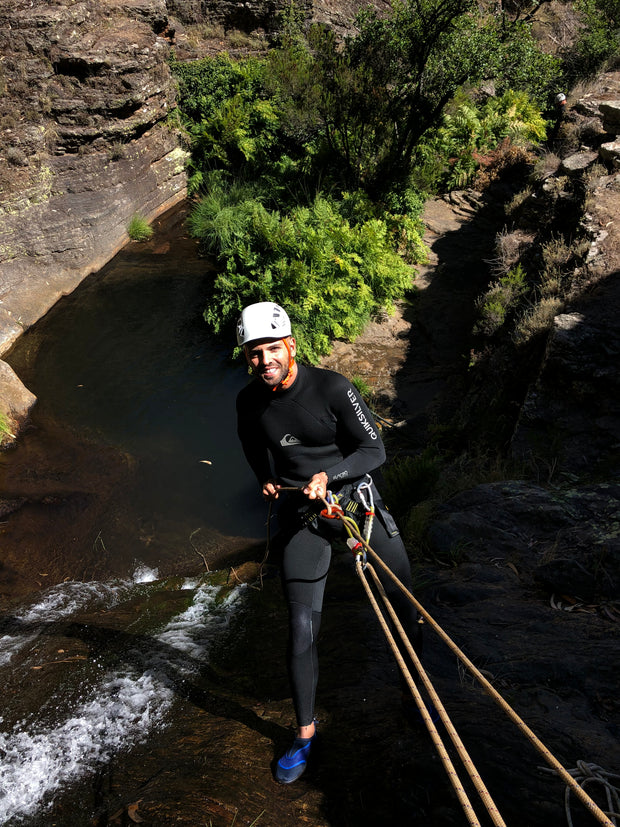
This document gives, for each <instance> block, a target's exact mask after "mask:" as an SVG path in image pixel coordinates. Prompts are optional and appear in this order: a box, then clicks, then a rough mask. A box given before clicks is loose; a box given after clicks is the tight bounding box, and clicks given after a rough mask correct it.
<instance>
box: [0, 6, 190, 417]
mask: <svg viewBox="0 0 620 827" xmlns="http://www.w3.org/2000/svg"><path fill="white" fill-rule="evenodd" d="M172 37H173V33H172V32H171V31H170V29H169V23H168V15H167V9H166V4H165V2H164V0H123V2H118V1H116V0H97V1H96V2H94V1H93V0H84V1H83V2H81V1H80V0H78V2H72V0H56V2H45V3H43V2H41V0H38V2H35V3H32V2H25V1H24V0H6V2H5V3H3V4H2V8H0V53H1V54H2V55H3V56H4V57H3V61H2V63H1V64H0V83H1V84H2V87H3V94H2V96H1V97H0V148H1V150H2V151H1V157H0V184H1V196H0V268H1V276H0V354H2V353H4V352H6V350H7V349H8V348H9V347H10V346H11V344H12V343H13V342H14V341H15V339H16V338H17V337H18V336H19V335H20V334H21V333H22V331H23V330H24V329H26V328H27V327H28V326H30V325H31V324H33V323H34V322H35V321H36V320H37V319H39V318H40V317H41V316H42V315H43V314H44V313H45V312H46V311H47V310H48V309H49V308H50V307H51V306H52V305H53V304H54V303H55V302H56V301H57V299H58V298H59V297H60V296H61V295H63V294H65V293H68V292H70V291H72V290H73V289H74V288H75V287H76V286H77V284H78V283H79V282H80V281H81V280H82V279H83V278H84V277H85V276H86V275H87V274H88V273H90V272H92V271H94V270H97V269H98V268H99V267H101V266H102V265H103V264H104V263H105V262H106V261H107V260H108V259H110V258H111V256H112V255H114V253H115V252H116V251H117V250H118V249H119V248H120V246H122V245H123V244H124V243H125V242H126V241H127V234H126V227H127V225H128V222H129V220H130V218H131V216H132V215H133V214H134V213H136V212H139V213H141V214H142V215H143V216H144V217H145V218H147V219H152V218H153V217H154V216H155V215H157V214H158V213H159V212H161V211H162V210H165V209H166V208H168V207H170V206H171V205H173V204H174V203H175V202H176V201H178V200H179V199H180V198H182V197H183V196H184V192H185V189H184V188H185V175H184V169H183V166H184V164H183V159H184V152H183V151H182V150H181V149H180V147H179V141H178V137H177V136H176V135H175V134H174V132H173V131H171V130H169V129H168V128H167V127H166V126H165V124H164V120H165V118H166V116H167V114H168V111H169V108H170V106H171V105H172V103H173V101H174V94H175V93H174V84H173V81H172V79H171V77H170V73H169V71H168V67H167V65H166V58H167V56H168V51H169V48H170V43H171V40H172ZM5 391H6V388H5ZM17 395H18V396H19V394H17ZM24 396H25V399H27V395H24ZM25 399H24V398H22V401H21V402H20V401H16V399H15V392H14V393H13V395H12V401H10V400H9V397H8V392H3V400H4V405H2V406H0V407H2V408H3V409H4V411H5V412H6V413H8V414H9V417H10V418H11V419H12V420H13V424H18V422H17V423H16V422H15V421H16V420H17V421H18V420H19V419H20V418H21V415H22V411H23V407H24V405H23V402H24V401H25ZM9 402H10V404H9ZM26 407H27V405H26Z"/></svg>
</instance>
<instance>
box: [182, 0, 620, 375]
mask: <svg viewBox="0 0 620 827" xmlns="http://www.w3.org/2000/svg"><path fill="white" fill-rule="evenodd" d="M619 2H620V0H579V4H580V9H581V11H580V14H581V15H582V19H583V20H584V21H586V28H585V29H584V34H583V37H582V38H581V40H580V41H579V43H577V44H576V45H575V46H574V47H573V50H572V51H571V54H570V58H571V60H572V64H571V66H572V67H573V68H572V69H571V70H570V71H572V72H573V74H575V72H578V71H583V70H584V67H585V66H586V64H587V65H593V63H595V62H596V61H597V60H601V59H602V56H603V55H604V54H607V53H608V51H609V48H610V42H609V38H606V36H604V35H603V32H602V30H601V29H600V27H598V25H597V23H596V14H595V13H594V11H593V10H594V9H600V8H604V15H603V17H604V18H605V20H606V21H607V22H609V21H612V22H613V21H616V22H617V8H616V7H617V6H618V3H619ZM593 4H594V5H593ZM511 8H512V7H511ZM537 9H538V6H536V7H535V6H533V5H528V3H527V2H526V3H523V4H519V5H518V7H517V6H515V7H514V9H513V12H512V17H511V16H510V15H509V14H508V13H507V12H506V11H500V12H498V13H495V14H493V15H484V14H483V13H481V11H480V9H479V6H478V5H477V4H475V3H474V2H473V0H395V2H394V3H393V4H392V7H391V12H390V13H389V14H388V15H382V16H379V15H378V14H377V13H375V12H374V11H372V10H370V9H368V10H365V11H363V12H362V13H361V14H360V15H359V17H358V19H357V33H356V34H355V35H354V36H351V37H349V38H347V39H345V40H344V41H343V42H339V41H338V40H337V38H336V35H335V34H334V33H333V32H332V31H329V30H327V29H325V28H324V27H320V26H314V27H311V28H310V30H309V31H308V32H305V31H304V28H303V15H302V14H301V12H300V11H299V10H297V9H296V8H295V6H291V7H290V9H289V10H288V11H287V12H286V13H285V15H283V17H282V21H281V28H280V34H279V40H278V43H277V44H275V45H274V47H273V48H271V49H270V50H269V51H268V52H267V53H266V54H264V55H261V56H260V57H249V58H245V59H243V60H238V61H237V60H232V59H231V58H230V57H229V56H227V55H225V54H224V55H219V56H217V57H216V58H205V59H203V60H200V61H196V62H194V63H178V62H173V69H174V71H175V73H176V74H177V76H178V79H179V86H180V95H179V99H180V100H181V101H182V105H181V107H180V116H181V119H182V123H183V126H184V128H185V130H186V133H187V136H188V140H189V142H190V144H191V148H192V160H191V168H190V173H191V174H190V181H189V190H190V193H191V194H193V195H194V196H195V197H196V207H195V209H194V212H193V214H192V217H191V220H190V229H191V231H192V233H193V234H194V235H195V236H196V237H197V238H199V239H200V240H201V242H202V244H203V246H204V249H205V250H206V251H207V252H208V253H209V254H210V255H212V256H213V257H215V258H216V259H217V261H218V262H219V265H220V274H219V275H218V276H217V278H216V279H215V283H214V289H213V294H212V298H211V300H210V302H209V305H208V307H207V308H206V310H205V318H206V320H207V322H208V323H209V325H210V326H211V327H212V328H213V329H214V330H215V331H216V332H224V331H226V330H228V329H230V328H231V327H232V323H233V322H234V319H235V318H236V315H237V313H238V311H239V310H240V308H241V307H242V306H243V305H245V304H247V303H248V302H251V301H258V300H262V299H267V298H270V299H275V300H277V301H279V302H281V303H282V304H285V305H286V306H287V309H288V310H289V311H290V313H291V316H292V318H293V321H294V323H295V326H296V330H297V332H298V338H299V343H300V352H301V354H302V355H303V356H305V357H306V358H307V359H309V360H311V361H315V360H317V359H318V358H319V357H320V356H321V355H322V354H324V353H326V352H327V351H328V350H329V347H330V342H331V341H332V340H333V339H334V338H345V339H354V338H355V336H356V335H358V334H359V333H360V331H361V330H362V329H363V327H364V325H365V324H366V322H367V321H368V319H369V318H370V317H371V316H372V314H374V313H376V312H377V311H379V310H382V309H387V310H388V311H389V310H390V308H391V306H392V305H393V302H394V301H395V300H398V299H399V298H401V297H402V296H404V295H405V293H406V291H408V290H410V289H411V287H412V284H413V277H414V270H413V265H415V264H416V263H419V262H421V261H423V260H424V256H425V251H424V247H423V244H422V240H421V239H422V227H421V224H420V221H419V216H420V214H421V210H422V208H423V205H424V200H425V198H427V197H428V195H429V194H432V193H436V192H439V191H442V190H449V189H452V188H455V187H463V186H466V185H468V184H469V183H471V182H472V181H476V182H477V184H478V185H479V186H488V185H489V184H490V183H492V182H493V181H494V180H496V179H497V178H499V177H501V175H502V174H503V171H504V170H505V169H508V168H510V167H514V166H515V165H519V164H524V163H528V162H529V161H530V156H529V154H528V153H529V150H530V148H531V147H532V146H535V145H537V144H539V143H540V142H541V141H544V140H545V138H546V132H547V126H548V124H547V121H546V120H545V117H544V114H543V113H544V111H545V110H546V109H548V108H549V107H550V106H551V102H552V101H553V97H554V95H555V93H556V92H557V90H558V88H560V86H561V84H562V82H563V80H564V79H565V78H566V77H567V76H568V75H569V74H570V71H569V70H568V69H567V66H568V63H567V59H568V56H567V55H564V64H563V63H562V60H561V58H560V57H558V56H554V55H551V54H548V53H546V52H544V51H543V50H542V49H541V48H540V47H539V45H538V44H537V42H536V40H535V38H534V37H533V35H532V29H531V20H532V19H533V17H534V15H535V14H536V11H537ZM586 53H587V54H588V55H589V56H590V57H588V58H587V60H586V59H585V58H584V59H581V58H579V55H580V54H581V55H586ZM580 61H581V62H580ZM569 62H570V61H569ZM578 67H581V68H578ZM483 84H484V85H485V86H486V87H488V88H490V89H491V92H489V93H487V94H485V95H482V94H480V92H479V90H480V88H481V87H482V85H483ZM177 116H178V113H177ZM522 275H523V274H522V273H521V272H520V271H519V270H518V269H517V270H515V271H512V272H511V273H509V274H503V275H502V277H501V278H500V279H499V281H498V282H497V283H496V284H495V285H493V286H492V288H491V290H490V292H489V293H488V294H487V296H486V297H484V299H483V300H482V301H481V304H480V310H481V318H480V322H479V324H480V326H481V330H482V329H484V330H485V331H487V332H492V331H494V330H497V329H499V327H500V326H501V325H502V323H503V321H504V319H505V316H506V313H508V312H511V307H512V304H513V302H514V301H515V297H516V296H517V294H519V292H520V291H521V289H522V286H521V285H520V283H518V282H519V279H520V278H521V277H522Z"/></svg>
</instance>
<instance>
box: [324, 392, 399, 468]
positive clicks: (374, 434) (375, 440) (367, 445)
mask: <svg viewBox="0 0 620 827" xmlns="http://www.w3.org/2000/svg"><path fill="white" fill-rule="evenodd" d="M329 403H330V407H331V409H332V410H333V411H334V413H335V415H336V420H337V425H336V429H337V436H336V439H337V441H338V445H339V446H340V448H341V450H342V452H343V454H344V458H343V459H342V460H341V461H340V462H338V463H336V464H335V465H333V466H331V467H330V468H324V469H323V470H324V471H325V473H326V474H327V478H328V483H331V482H333V481H335V480H346V479H355V478H357V477H361V476H363V475H364V474H367V473H369V472H370V471H374V470H375V469H376V468H379V466H381V465H383V463H384V462H385V448H384V446H383V441H382V440H381V437H380V435H379V429H378V428H377V425H376V423H375V421H374V419H373V417H372V414H371V413H370V411H369V410H368V407H367V405H366V403H365V402H364V400H363V399H362V398H361V396H360V395H359V393H358V391H357V390H356V389H355V388H354V387H353V386H352V385H351V384H350V383H349V381H348V380H347V379H345V378H344V377H343V376H338V379H337V380H335V381H334V384H333V386H330V388H329Z"/></svg>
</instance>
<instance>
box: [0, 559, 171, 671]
mask: <svg viewBox="0 0 620 827" xmlns="http://www.w3.org/2000/svg"><path fill="white" fill-rule="evenodd" d="M154 580H157V569H151V568H148V567H147V566H144V565H139V566H138V567H137V568H136V570H135V572H134V575H133V577H132V579H131V580H116V581H111V582H109V583H104V582H97V581H91V582H89V583H81V582H79V581H75V580H71V581H69V582H67V583H60V584H59V585H58V586H54V587H53V588H51V589H49V591H47V592H46V593H45V594H44V595H43V596H42V597H41V598H40V599H39V600H38V601H37V603H35V604H33V605H32V606H30V607H28V608H25V609H22V610H21V611H19V612H16V613H15V614H14V615H13V626H14V627H15V631H14V632H13V631H11V632H9V633H8V634H4V635H2V637H0V667H2V666H4V665H5V664H7V663H8V662H9V661H10V660H11V658H12V657H13V655H15V654H16V653H17V652H19V651H20V649H23V648H24V646H26V645H27V644H28V643H30V642H31V641H32V640H34V639H35V638H36V637H37V636H38V634H39V633H40V631H41V629H42V628H43V627H44V626H46V625H49V624H50V623H53V622H54V621H57V620H62V619H63V618H66V617H71V615H73V614H75V613H76V612H78V611H80V610H84V609H86V608H87V607H93V608H94V607H96V606H105V607H106V608H110V607H112V606H114V605H117V604H118V603H120V602H121V601H122V600H124V599H126V598H127V597H128V596H129V594H130V592H131V589H132V587H134V586H135V584H137V583H151V582H153V581H154Z"/></svg>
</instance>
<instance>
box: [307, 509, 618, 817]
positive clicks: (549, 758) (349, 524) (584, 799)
mask: <svg viewBox="0 0 620 827" xmlns="http://www.w3.org/2000/svg"><path fill="white" fill-rule="evenodd" d="M323 502H325V500H323ZM325 505H326V506H327V505H328V504H327V502H325ZM340 519H341V520H342V521H343V523H344V524H345V527H346V529H347V532H348V533H349V534H350V535H351V536H353V537H355V538H356V539H357V540H358V541H359V543H361V545H362V546H363V547H364V549H365V550H366V552H367V553H368V554H369V555H370V556H371V557H372V559H373V560H374V561H375V562H376V563H378V564H379V565H380V566H381V568H382V569H383V570H384V571H385V573H386V574H387V575H388V576H389V577H390V578H391V579H392V581H393V582H394V583H395V584H396V585H397V586H398V588H399V589H400V590H401V591H402V592H403V594H405V595H406V597H407V598H408V600H410V601H411V603H413V605H414V606H415V607H416V609H417V610H418V612H419V613H420V614H421V615H422V617H423V618H424V619H425V620H426V621H427V623H429V625H430V626H431V627H432V628H433V629H434V630H435V632H437V634H438V635H439V637H440V638H441V639H442V640H443V641H444V643H445V644H446V645H447V646H448V647H449V648H450V649H451V650H452V652H454V654H456V656H457V657H458V658H459V659H460V660H461V662H462V663H464V664H465V666H466V667H467V668H468V669H469V671H470V672H471V673H472V675H473V676H474V677H475V678H476V680H478V682H479V683H480V684H481V685H482V687H483V688H484V690H485V691H486V692H487V694H488V695H490V696H491V697H492V698H493V700H494V701H495V702H496V703H497V704H498V705H499V706H500V708H501V709H503V711H504V712H505V713H506V714H507V715H508V717H509V718H510V719H511V720H512V721H513V722H514V723H515V724H516V725H517V726H518V728H519V729H520V730H521V731H522V732H523V733H524V735H525V736H526V737H527V738H528V740H529V741H530V742H531V743H532V745H533V746H534V747H535V748H536V749H537V750H538V752H539V753H540V754H541V755H542V756H543V758H544V759H545V761H546V762H547V764H549V766H550V767H551V768H552V769H553V770H554V771H555V772H556V773H557V774H558V775H559V776H560V778H562V779H563V780H564V782H565V783H566V784H567V786H568V787H569V788H570V790H571V791H572V792H573V793H574V794H575V795H576V796H577V798H578V799H579V800H580V801H581V803H582V804H583V805H584V806H585V807H586V809H588V810H589V811H590V813H591V814H592V815H593V816H594V817H595V818H596V819H597V820H598V821H599V822H600V823H601V824H604V825H605V827H616V825H615V824H614V823H613V822H612V821H611V820H610V819H609V818H608V816H607V815H606V814H605V813H604V812H603V811H602V810H601V809H600V808H599V807H598V805H597V804H596V803H595V802H594V801H593V800H592V799H591V798H590V796H589V795H588V794H587V793H586V792H585V790H584V789H583V788H582V787H581V786H579V784H578V783H577V781H576V780H575V779H574V778H573V777H572V776H571V775H570V774H569V772H568V771H567V770H566V769H565V768H564V767H563V766H562V764H560V762H559V761H558V760H557V758H555V756H554V755H552V753H551V752H550V751H549V749H548V748H547V747H546V746H545V745H544V744H543V742H542V741H541V740H540V739H539V738H538V736H537V735H535V733H534V732H533V731H532V730H531V729H530V728H529V727H528V726H527V724H526V723H525V721H523V719H522V718H520V717H519V716H518V715H517V713H516V712H515V711H514V709H512V707H511V706H510V705H509V704H508V703H507V702H506V701H505V700H504V698H503V697H502V696H501V695H500V693H499V692H498V691H497V690H496V689H495V687H494V686H493V685H492V684H491V683H490V682H489V681H488V680H487V679H486V678H485V677H484V675H483V674H482V673H481V672H480V670H479V669H477V668H476V666H474V664H473V663H472V662H471V661H470V660H469V658H468V657H467V655H465V653H464V652H463V651H462V650H461V649H459V647H458V646H457V645H456V644H455V643H454V641H453V640H452V639H451V638H450V637H449V635H448V634H447V633H446V632H444V630H443V629H442V628H441V626H440V625H439V624H438V623H437V622H436V621H435V620H434V618H433V617H432V616H431V615H430V614H429V613H428V612H427V611H426V609H425V608H424V607H423V606H422V605H421V604H420V603H419V602H418V600H416V598H415V597H414V596H413V595H412V594H411V592H410V591H409V590H408V589H407V588H406V587H405V586H404V585H403V583H401V581H400V580H399V579H398V578H397V577H396V575H395V574H394V573H393V572H392V571H391V569H390V568H389V567H388V566H387V565H386V564H385V563H384V562H383V560H382V559H381V558H380V557H379V555H378V554H377V553H376V552H375V551H374V550H373V549H372V548H371V546H370V545H369V543H368V542H367V541H366V540H364V538H363V537H362V536H361V534H360V532H359V529H358V527H357V523H356V522H355V521H354V520H352V519H351V518H350V517H346V516H345V515H341V516H340ZM416 702H417V701H416Z"/></svg>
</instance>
